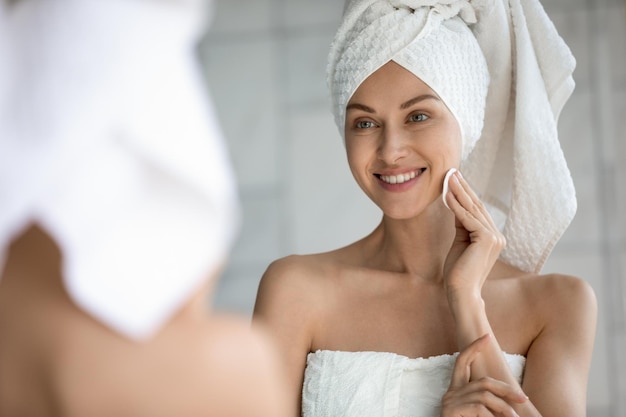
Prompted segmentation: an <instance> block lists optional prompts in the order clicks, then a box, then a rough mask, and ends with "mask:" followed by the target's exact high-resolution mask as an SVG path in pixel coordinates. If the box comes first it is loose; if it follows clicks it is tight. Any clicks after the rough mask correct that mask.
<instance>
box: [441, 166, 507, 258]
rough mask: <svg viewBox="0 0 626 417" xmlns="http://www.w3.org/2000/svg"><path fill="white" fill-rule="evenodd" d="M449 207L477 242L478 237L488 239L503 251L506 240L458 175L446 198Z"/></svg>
mask: <svg viewBox="0 0 626 417" xmlns="http://www.w3.org/2000/svg"><path fill="white" fill-rule="evenodd" d="M446 202H447V203H448V206H449V207H450V209H451V210H452V212H453V213H454V215H455V216H456V218H457V219H458V221H460V223H461V224H462V226H463V228H465V229H466V230H467V231H468V232H469V233H470V234H473V233H475V234H476V236H473V237H472V238H471V240H472V241H475V240H476V239H475V238H477V237H483V238H488V241H489V244H490V245H493V246H494V247H497V248H499V250H502V248H504V246H505V245H506V240H505V238H504V236H503V235H502V233H500V231H499V230H498V228H497V227H496V225H495V222H494V221H493V219H492V217H491V215H490V214H489V212H488V211H487V209H486V207H485V205H484V204H483V203H482V201H481V200H480V199H479V198H478V196H477V195H476V193H474V191H473V190H472V189H471V187H470V186H469V184H468V183H467V181H465V180H464V179H463V177H462V176H461V175H460V174H459V173H458V172H456V173H454V174H453V175H452V177H451V179H450V184H449V192H448V195H447V196H446Z"/></svg>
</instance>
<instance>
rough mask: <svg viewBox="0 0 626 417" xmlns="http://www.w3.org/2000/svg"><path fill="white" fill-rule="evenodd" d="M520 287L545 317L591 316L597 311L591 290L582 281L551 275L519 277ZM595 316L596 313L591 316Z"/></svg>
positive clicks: (561, 275) (568, 276)
mask: <svg viewBox="0 0 626 417" xmlns="http://www.w3.org/2000/svg"><path fill="white" fill-rule="evenodd" d="M520 284H521V288H522V289H523V290H524V293H525V294H526V295H527V296H528V297H529V298H530V299H533V300H537V301H540V302H539V303H533V305H534V306H535V307H540V310H541V311H542V312H543V313H544V315H546V317H548V318H550V319H553V320H566V319H568V318H570V319H571V318H572V317H576V316H577V315H580V314H589V313H594V312H595V310H596V309H597V306H596V297H595V293H594V291H593V288H592V287H591V285H589V283H587V282H586V281H584V280H583V279H581V278H578V277H575V276H572V275H565V274H558V273H551V274H545V275H528V276H525V277H523V278H520ZM594 314H595V313H594Z"/></svg>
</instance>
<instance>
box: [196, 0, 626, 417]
mask: <svg viewBox="0 0 626 417" xmlns="http://www.w3.org/2000/svg"><path fill="white" fill-rule="evenodd" d="M543 4H544V6H545V8H546V10H547V11H548V13H549V14H550V16H551V17H552V19H553V21H554V22H555V25H556V26H557V28H558V29H559V31H560V33H561V34H562V36H563V37H564V38H565V40H566V41H567V43H568V44H569V45H570V47H571V49H572V51H573V53H574V55H575V56H576V58H577V61H578V66H577V70H576V72H575V79H576V82H577V89H576V91H575V93H574V95H573V96H572V98H571V100H570V101H569V103H568V104H567V105H566V107H565V109H564V110H563V113H562V116H561V120H560V124H559V128H560V132H561V140H562V144H563V148H564V152H565V154H566V157H567V158H568V162H569V165H570V168H571V171H572V175H573V177H574V182H575V184H576V187H577V193H578V198H579V209H578V214H577V216H576V218H575V220H574V222H573V223H572V226H571V227H570V229H569V230H568V232H567V233H566V234H565V235H564V237H563V239H562V241H561V242H560V243H559V245H558V246H557V247H556V249H555V250H554V252H553V255H552V257H551V258H550V260H549V261H548V263H547V264H546V266H545V267H544V272H556V271H558V272H563V273H570V274H573V275H577V276H581V277H583V278H585V279H586V280H588V282H590V283H591V285H592V286H593V287H594V289H595V291H596V294H597V296H598V301H599V314H600V319H599V323H598V333H597V340H596V349H595V352H594V358H593V363H592V371H591V377H590V384H589V391H588V404H589V413H588V415H589V416H590V417H595V416H602V417H604V416H607V417H608V416H611V417H613V416H614V417H623V416H626V357H624V352H626V323H625V318H626V315H625V314H624V310H625V308H626V297H625V296H626V280H625V278H624V274H625V273H626V221H625V219H624V217H623V215H622V213H624V212H626V187H625V186H623V185H622V184H625V183H626V133H625V132H626V13H625V12H624V3H623V1H622V0H543ZM342 7H343V2H342V1H340V0H216V10H215V21H214V25H213V27H212V29H211V31H210V33H209V34H208V36H207V38H206V40H205V42H203V44H202V45H201V57H202V60H203V62H204V63H205V65H206V72H207V79H208V83H209V86H210V89H211V94H212V95H213V98H214V100H215V102H216V107H217V109H218V112H219V116H220V119H221V122H222V125H223V129H224V131H225V133H226V136H227V139H228V143H229V146H230V149H231V153H232V159H233V162H234V165H235V169H236V172H237V175H238V180H239V184H240V195H241V200H242V203H243V225H242V230H241V235H240V239H239V241H238V243H237V245H236V247H235V248H234V251H233V254H232V258H231V262H230V264H229V267H228V269H227V270H226V272H225V274H224V276H223V278H222V280H221V282H220V286H219V288H218V290H217V293H216V296H215V304H216V305H217V307H218V308H219V309H222V310H231V311H237V312H240V313H243V314H246V315H249V314H250V313H251V311H252V307H253V305H254V298H255V293H256V288H257V285H258V281H259V279H260V277H261V275H262V273H263V271H264V269H265V268H266V267H267V265H268V264H269V263H270V262H271V261H272V260H273V259H276V258H278V257H281V256H284V255H287V254H289V253H306V252H314V251H323V250H328V249H330V248H335V247H338V246H340V245H344V244H347V243H349V242H351V241H353V240H355V239H356V238H358V237H361V236H363V235H365V234H366V233H368V232H369V231H370V230H371V229H372V228H373V227H374V226H375V225H376V224H377V222H378V220H379V217H380V214H379V213H378V210H377V209H376V208H375V207H374V206H373V204H372V203H371V202H369V200H367V198H366V197H364V196H363V194H362V193H361V192H360V190H359V189H358V188H357V186H356V185H355V183H354V181H353V180H352V177H351V175H350V173H349V170H348V167H347V164H346V162H345V155H344V151H343V145H342V144H341V141H340V139H339V135H338V133H337V130H336V128H335V125H334V123H333V121H332V116H331V114H330V111H329V104H328V98H327V92H326V91H327V90H326V86H325V81H324V73H325V65H326V54H327V52H328V47H329V45H330V42H331V39H332V37H333V35H334V31H335V29H336V27H337V25H338V22H339V18H340V15H341V10H342Z"/></svg>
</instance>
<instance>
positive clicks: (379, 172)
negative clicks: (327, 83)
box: [345, 61, 461, 219]
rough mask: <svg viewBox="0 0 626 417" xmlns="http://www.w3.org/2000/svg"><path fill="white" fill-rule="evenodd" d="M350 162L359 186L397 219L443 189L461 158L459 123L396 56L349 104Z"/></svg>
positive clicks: (414, 213) (417, 211)
mask: <svg viewBox="0 0 626 417" xmlns="http://www.w3.org/2000/svg"><path fill="white" fill-rule="evenodd" d="M345 139H346V149H347V153H348V163H349V164H350V170H351V171H352V174H353V175H354V178H355V179H356V181H357V183H358V184H359V186H360V187H361V188H362V189H363V191H364V192H365V194H367V195H368V196H369V198H370V199H372V201H374V203H376V205H378V206H379V207H380V208H381V209H382V210H383V212H384V213H385V214H386V215H387V216H389V217H391V218H396V219H405V218H411V217H415V216H417V215H419V214H420V213H421V212H423V211H424V209H425V208H426V207H427V206H429V205H430V204H431V203H433V201H435V199H437V198H438V197H439V196H440V195H441V190H442V185H443V178H444V176H445V174H446V172H447V171H448V169H450V168H452V167H455V168H458V166H459V164H460V159H461V131H460V128H459V125H458V123H457V121H456V119H455V118H454V116H453V115H452V113H451V112H450V110H448V108H447V107H446V105H445V104H444V103H443V102H442V101H441V99H440V98H439V97H438V96H437V94H436V93H435V92H434V91H433V90H432V89H430V87H428V86H427V85H426V84H425V83H423V82H422V81H421V80H420V79H419V78H417V77H416V76H415V75H413V74H412V73H411V72H409V71H407V70H406V69H404V68H403V67H401V66H400V65H398V64H396V63H395V62H393V61H391V62H388V63H387V64H385V65H384V66H382V67H381V68H380V69H379V70H377V71H376V72H374V73H373V74H372V75H370V76H369V77H368V78H367V79H366V80H365V81H364V82H363V83H362V84H361V85H360V86H359V88H358V89H357V90H356V92H355V93H354V95H353V96H352V98H351V99H350V101H349V103H348V105H347V107H346V127H345Z"/></svg>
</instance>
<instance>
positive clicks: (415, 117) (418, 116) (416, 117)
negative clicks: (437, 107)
mask: <svg viewBox="0 0 626 417" xmlns="http://www.w3.org/2000/svg"><path fill="white" fill-rule="evenodd" d="M410 119H411V121H412V122H424V121H426V120H428V119H429V117H428V116H426V115H425V114H424V113H415V114H412V115H411V117H410Z"/></svg>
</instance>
